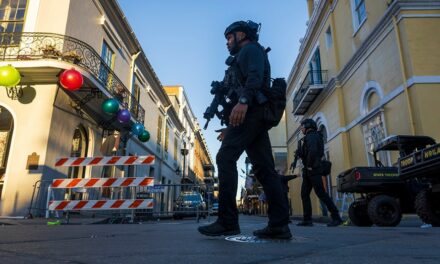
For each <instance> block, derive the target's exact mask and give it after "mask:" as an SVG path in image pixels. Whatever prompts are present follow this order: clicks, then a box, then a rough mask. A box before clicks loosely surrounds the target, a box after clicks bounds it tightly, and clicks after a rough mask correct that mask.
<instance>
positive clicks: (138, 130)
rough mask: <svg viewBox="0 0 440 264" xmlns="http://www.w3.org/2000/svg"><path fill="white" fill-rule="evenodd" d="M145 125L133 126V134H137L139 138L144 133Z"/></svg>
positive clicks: (137, 124) (136, 124)
mask: <svg viewBox="0 0 440 264" xmlns="http://www.w3.org/2000/svg"><path fill="white" fill-rule="evenodd" d="M144 129H145V128H144V125H142V124H141V123H135V124H133V126H132V127H131V132H132V133H133V134H135V135H136V136H139V135H140V134H142V132H143V131H144Z"/></svg>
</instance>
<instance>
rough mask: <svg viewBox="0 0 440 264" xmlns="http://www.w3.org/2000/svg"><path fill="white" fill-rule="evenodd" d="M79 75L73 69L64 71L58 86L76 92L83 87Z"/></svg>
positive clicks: (81, 78)
mask: <svg viewBox="0 0 440 264" xmlns="http://www.w3.org/2000/svg"><path fill="white" fill-rule="evenodd" d="M83 81H84V80H83V77H82V75H81V73H80V72H79V71H77V70H75V69H73V68H72V69H70V70H65V71H63V73H61V75H60V84H61V86H63V87H64V88H65V89H67V90H69V91H76V90H78V89H79V88H81V86H82V85H83Z"/></svg>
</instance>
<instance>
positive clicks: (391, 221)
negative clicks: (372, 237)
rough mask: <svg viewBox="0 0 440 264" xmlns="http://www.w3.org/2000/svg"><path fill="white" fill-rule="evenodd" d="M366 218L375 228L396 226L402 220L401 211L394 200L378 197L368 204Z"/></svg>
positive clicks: (385, 196)
mask: <svg viewBox="0 0 440 264" xmlns="http://www.w3.org/2000/svg"><path fill="white" fill-rule="evenodd" d="M368 216H369V217H370V219H371V221H372V222H373V223H374V224H375V225H377V226H397V225H398V224H399V223H400V220H401V219H402V210H401V209H400V205H399V204H398V203H397V201H396V199H395V198H393V197H390V196H388V195H378V196H375V197H373V199H371V200H370V202H369V203H368Z"/></svg>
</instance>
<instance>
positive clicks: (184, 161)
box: [180, 141, 189, 182]
mask: <svg viewBox="0 0 440 264" xmlns="http://www.w3.org/2000/svg"><path fill="white" fill-rule="evenodd" d="M188 152H189V151H188V149H187V148H186V142H185V141H184V142H183V149H181V150H180V154H182V155H183V168H182V182H183V181H184V179H185V177H186V175H185V171H186V155H188Z"/></svg>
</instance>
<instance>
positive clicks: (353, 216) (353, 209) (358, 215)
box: [348, 201, 373, 226]
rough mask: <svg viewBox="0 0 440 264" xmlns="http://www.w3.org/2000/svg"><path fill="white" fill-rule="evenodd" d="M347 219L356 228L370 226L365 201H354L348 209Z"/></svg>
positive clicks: (371, 223)
mask: <svg viewBox="0 0 440 264" xmlns="http://www.w3.org/2000/svg"><path fill="white" fill-rule="evenodd" d="M348 217H350V221H351V222H352V223H353V224H354V225H356V226H372V225H373V222H372V221H371V219H370V217H369V216H368V203H367V201H355V202H353V203H352V204H351V205H350V207H349V208H348Z"/></svg>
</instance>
